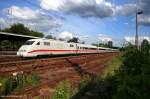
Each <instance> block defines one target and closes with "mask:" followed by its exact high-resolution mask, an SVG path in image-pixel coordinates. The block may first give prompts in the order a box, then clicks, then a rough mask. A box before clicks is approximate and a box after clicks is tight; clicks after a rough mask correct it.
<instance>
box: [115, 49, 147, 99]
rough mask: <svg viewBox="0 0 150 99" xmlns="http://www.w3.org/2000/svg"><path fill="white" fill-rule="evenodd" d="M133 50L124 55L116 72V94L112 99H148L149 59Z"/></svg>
mask: <svg viewBox="0 0 150 99" xmlns="http://www.w3.org/2000/svg"><path fill="white" fill-rule="evenodd" d="M144 53H145V51H144V52H143V51H139V50H137V49H135V48H133V49H130V50H128V51H127V52H126V53H125V54H124V56H123V57H124V61H123V65H122V66H121V67H120V69H119V70H118V71H117V73H118V74H117V75H116V77H117V81H118V82H117V92H116V93H115V94H114V95H113V97H114V99H120V98H121V99H148V98H149V96H150V94H149V92H148V91H147V90H148V88H147V87H148V86H150V80H149V79H148V77H150V57H149V55H145V54H144Z"/></svg>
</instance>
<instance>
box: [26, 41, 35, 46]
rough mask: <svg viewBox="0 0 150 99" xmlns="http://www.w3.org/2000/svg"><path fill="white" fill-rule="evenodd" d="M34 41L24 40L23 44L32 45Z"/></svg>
mask: <svg viewBox="0 0 150 99" xmlns="http://www.w3.org/2000/svg"><path fill="white" fill-rule="evenodd" d="M34 42H35V41H26V42H25V43H24V45H32V44H33V43H34Z"/></svg>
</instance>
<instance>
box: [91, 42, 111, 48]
mask: <svg viewBox="0 0 150 99" xmlns="http://www.w3.org/2000/svg"><path fill="white" fill-rule="evenodd" d="M92 45H94V46H97V47H106V48H113V42H112V41H108V42H107V43H98V44H96V43H93V44H92Z"/></svg>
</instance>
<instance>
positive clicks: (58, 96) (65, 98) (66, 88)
mask: <svg viewBox="0 0 150 99" xmlns="http://www.w3.org/2000/svg"><path fill="white" fill-rule="evenodd" d="M70 97H71V86H70V83H69V81H67V80H64V81H62V82H60V83H59V84H58V86H57V88H56V89H55V92H54V94H53V96H52V99H70Z"/></svg>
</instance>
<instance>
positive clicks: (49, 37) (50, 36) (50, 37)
mask: <svg viewBox="0 0 150 99" xmlns="http://www.w3.org/2000/svg"><path fill="white" fill-rule="evenodd" d="M45 38H47V39H53V36H52V35H47V36H46V37H45Z"/></svg>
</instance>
